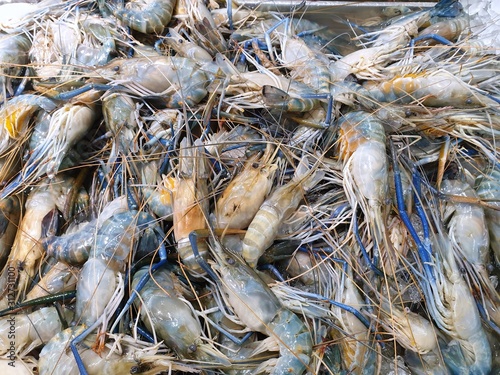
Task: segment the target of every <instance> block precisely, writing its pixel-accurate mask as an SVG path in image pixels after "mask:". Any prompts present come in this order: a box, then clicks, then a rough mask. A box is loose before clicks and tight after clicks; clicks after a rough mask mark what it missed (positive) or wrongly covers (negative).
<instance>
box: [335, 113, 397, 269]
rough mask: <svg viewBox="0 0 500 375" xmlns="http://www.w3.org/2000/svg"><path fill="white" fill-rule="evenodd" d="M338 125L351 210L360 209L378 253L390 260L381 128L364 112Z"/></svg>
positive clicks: (383, 146)
mask: <svg viewBox="0 0 500 375" xmlns="http://www.w3.org/2000/svg"><path fill="white" fill-rule="evenodd" d="M339 125H340V137H341V138H340V157H341V159H342V160H343V164H344V167H343V171H342V173H343V175H344V181H343V184H344V190H345V191H346V193H347V197H348V199H349V201H350V203H351V206H352V207H353V208H355V207H357V205H360V207H361V209H362V211H363V213H364V214H365V217H366V218H367V219H368V220H369V225H370V230H371V232H372V235H373V237H374V239H375V241H376V244H377V247H378V249H379V250H380V251H382V252H383V255H385V256H386V257H385V258H386V259H389V260H390V259H392V257H393V255H394V254H393V251H392V248H391V247H390V243H389V241H388V238H387V234H386V231H385V221H386V220H385V218H384V214H383V212H382V207H383V205H384V200H385V199H386V197H387V193H388V186H389V174H388V161H387V155H386V150H385V142H386V137H385V130H384V127H383V125H382V123H381V122H380V121H379V120H377V119H376V118H375V117H373V116H371V115H370V114H368V113H367V112H350V113H348V114H347V115H345V116H344V117H343V118H342V119H341V120H340V121H339Z"/></svg>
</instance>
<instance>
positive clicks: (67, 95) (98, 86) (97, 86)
mask: <svg viewBox="0 0 500 375" xmlns="http://www.w3.org/2000/svg"><path fill="white" fill-rule="evenodd" d="M120 88H121V89H124V90H125V88H124V87H122V86H112V85H103V84H99V83H89V84H87V85H83V86H82V87H79V88H77V89H74V90H71V91H66V92H62V93H60V94H57V95H55V96H54V97H53V99H56V100H69V99H72V98H74V97H75V96H78V95H80V94H83V93H85V92H88V91H90V90H98V91H108V90H118V89H120Z"/></svg>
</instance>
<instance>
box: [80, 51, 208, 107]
mask: <svg viewBox="0 0 500 375" xmlns="http://www.w3.org/2000/svg"><path fill="white" fill-rule="evenodd" d="M95 77H96V78H97V79H100V80H101V81H102V79H104V82H108V85H109V86H111V87H116V86H118V87H120V88H122V90H125V91H128V92H130V93H132V94H134V95H139V96H146V97H162V98H163V99H164V100H165V105H166V106H167V107H169V108H182V107H183V106H184V105H186V106H188V107H191V106H193V105H195V104H198V103H199V102H200V101H201V100H203V98H205V96H206V95H207V86H208V84H209V83H210V81H209V79H208V77H207V75H206V74H205V72H203V71H202V70H200V69H199V68H198V65H197V63H196V62H195V61H193V60H191V59H188V58H185V57H180V56H171V57H168V56H158V57H137V58H131V59H115V60H113V61H111V62H110V63H109V64H107V65H105V66H103V67H100V68H96V70H95ZM91 87H93V86H92V85H90V86H88V88H91ZM88 88H87V89H88Z"/></svg>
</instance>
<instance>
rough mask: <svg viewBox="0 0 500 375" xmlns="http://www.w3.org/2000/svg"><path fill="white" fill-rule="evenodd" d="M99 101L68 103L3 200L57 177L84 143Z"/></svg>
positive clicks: (88, 99)
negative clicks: (64, 162)
mask: <svg viewBox="0 0 500 375" xmlns="http://www.w3.org/2000/svg"><path fill="white" fill-rule="evenodd" d="M98 97H99V94H98V93H96V92H90V93H88V94H84V95H83V97H79V98H78V99H79V101H76V102H73V103H67V104H65V105H64V106H62V107H61V108H59V109H58V110H56V111H55V112H54V113H53V114H52V116H51V118H50V122H49V124H48V130H47V133H46V134H45V137H44V138H41V137H40V143H38V144H36V145H34V149H33V150H32V153H31V155H30V157H29V159H28V161H27V162H26V165H25V166H24V168H23V169H22V170H21V172H20V173H19V174H18V175H17V176H16V178H15V179H14V180H13V181H11V182H10V183H9V184H8V185H7V186H6V187H5V188H4V189H3V190H2V192H1V197H2V198H5V197H8V196H9V195H12V194H15V193H18V192H21V191H23V190H25V189H26V188H27V187H29V186H30V184H31V183H33V182H35V181H36V180H37V179H39V178H40V177H43V176H44V175H47V176H48V177H49V178H53V177H54V176H55V175H56V173H57V172H58V170H59V167H60V165H61V163H62V160H63V159H64V157H65V156H66V154H67V153H68V151H69V149H70V148H71V147H73V146H74V145H75V144H76V143H77V142H78V141H79V140H81V139H82V138H83V137H84V136H85V134H86V133H87V132H88V130H89V129H90V128H91V127H92V125H93V124H94V121H95V119H96V117H97V114H96V104H95V100H96V99H97V98H98ZM40 125H41V126H45V125H46V124H45V123H42V124H40Z"/></svg>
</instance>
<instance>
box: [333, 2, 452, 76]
mask: <svg viewBox="0 0 500 375" xmlns="http://www.w3.org/2000/svg"><path fill="white" fill-rule="evenodd" d="M457 4H458V5H457ZM458 9H461V6H460V3H459V2H458V1H448V0H441V1H439V2H438V3H437V4H436V5H435V6H434V8H431V9H428V10H423V11H419V12H413V13H410V14H407V15H403V16H401V17H397V18H396V19H395V20H393V22H390V23H389V25H388V26H387V27H386V28H384V29H382V30H380V31H375V32H372V33H367V34H364V35H361V36H360V37H358V38H357V39H361V38H374V40H373V41H372V42H369V43H367V44H369V47H368V48H364V49H363V48H362V49H359V50H357V51H354V52H352V53H350V54H348V55H346V56H344V57H342V58H341V59H339V60H337V61H335V62H332V63H330V66H329V69H330V73H331V76H332V80H333V82H337V81H343V80H344V79H345V78H346V77H347V76H348V75H349V74H355V75H356V77H358V78H359V79H373V78H376V79H381V78H384V79H385V77H384V75H383V74H382V73H381V68H383V67H384V66H386V65H388V64H389V63H390V62H392V61H395V60H399V59H401V57H402V56H403V53H404V47H406V46H407V45H408V43H409V42H410V41H411V39H412V38H414V37H416V36H417V35H418V29H419V28H420V27H422V26H424V25H425V24H426V23H428V22H429V21H430V19H431V17H432V16H434V15H440V14H446V15H447V14H448V13H450V14H454V15H456V14H457V13H458Z"/></svg>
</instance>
